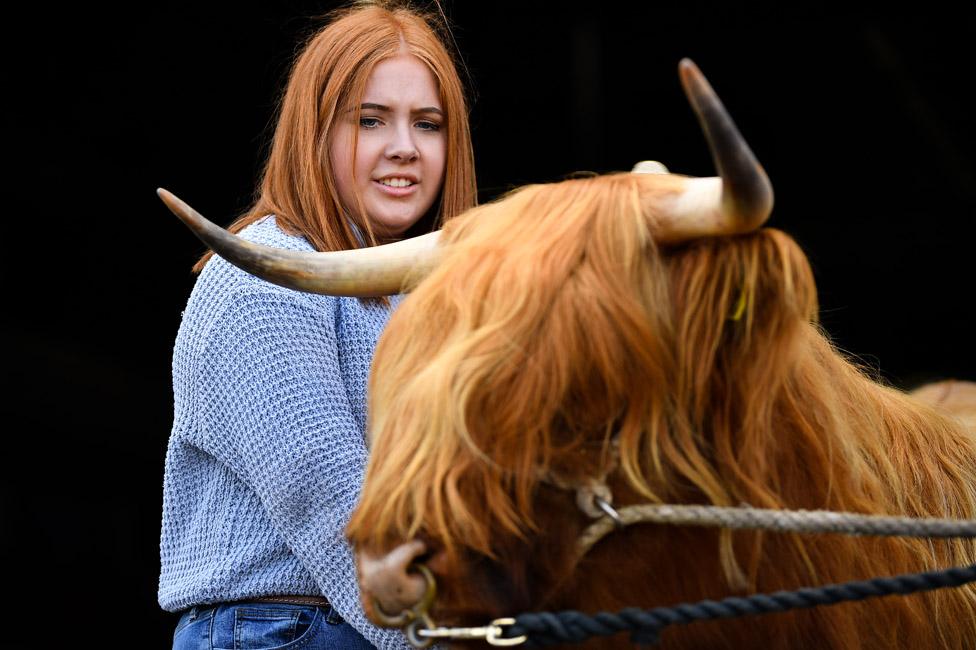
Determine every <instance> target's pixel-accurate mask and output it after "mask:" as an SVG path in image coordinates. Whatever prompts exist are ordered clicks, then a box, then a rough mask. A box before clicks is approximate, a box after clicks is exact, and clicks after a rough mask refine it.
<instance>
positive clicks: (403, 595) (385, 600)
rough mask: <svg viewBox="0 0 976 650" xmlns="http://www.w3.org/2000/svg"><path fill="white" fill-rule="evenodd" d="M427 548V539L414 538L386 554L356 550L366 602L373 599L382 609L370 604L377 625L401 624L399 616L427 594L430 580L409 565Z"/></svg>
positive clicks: (369, 608) (368, 614) (372, 618)
mask: <svg viewBox="0 0 976 650" xmlns="http://www.w3.org/2000/svg"><path fill="white" fill-rule="evenodd" d="M426 550H427V547H426V546H425V545H424V543H423V542H421V541H420V540H413V541H410V542H406V543H404V544H401V545H399V546H397V547H396V548H394V549H393V550H392V551H390V552H389V553H385V554H377V555H373V554H371V553H367V552H365V551H360V552H358V553H357V554H356V559H357V562H356V564H357V568H358V570H359V588H360V591H361V592H362V595H363V601H364V605H367V604H368V603H371V602H372V603H375V604H376V606H378V607H379V609H381V610H382V611H380V612H377V611H375V609H374V608H372V607H369V606H367V607H366V615H367V616H368V617H369V618H370V620H372V621H373V622H374V623H376V624H377V625H383V626H386V627H390V626H393V627H398V624H397V623H396V622H395V619H397V618H398V617H399V616H400V614H401V613H402V612H404V611H405V610H410V609H412V608H413V607H414V606H415V605H416V604H417V603H419V602H420V601H421V600H422V599H423V598H424V595H425V592H426V590H427V581H426V580H425V579H424V577H423V576H422V575H420V574H419V573H412V572H408V571H407V569H408V567H409V566H410V564H411V563H412V562H413V561H414V560H415V559H416V558H417V557H418V556H420V555H423V554H424V552H426ZM370 610H373V611H370Z"/></svg>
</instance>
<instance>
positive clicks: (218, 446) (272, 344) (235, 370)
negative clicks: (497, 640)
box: [188, 288, 406, 647]
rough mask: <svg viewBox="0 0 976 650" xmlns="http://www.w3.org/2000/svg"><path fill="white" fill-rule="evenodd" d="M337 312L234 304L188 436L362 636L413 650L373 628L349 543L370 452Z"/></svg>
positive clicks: (296, 303)
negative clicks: (349, 383) (351, 390)
mask: <svg viewBox="0 0 976 650" xmlns="http://www.w3.org/2000/svg"><path fill="white" fill-rule="evenodd" d="M335 305H336V301H335V300H331V299H321V298H312V297H308V296H303V295H301V294H297V293H294V292H290V291H285V290H276V289H271V288H268V289H264V288H255V289H248V290H244V291H243V292H242V293H241V294H240V295H239V296H236V297H235V298H234V299H233V300H232V301H231V302H230V304H229V306H228V307H227V308H226V309H225V311H224V312H223V313H222V314H221V315H220V317H218V318H217V319H216V321H215V323H214V325H213V328H212V329H211V330H210V331H209V332H208V333H207V334H206V336H205V337H204V338H205V341H206V342H205V344H204V347H203V348H202V349H201V351H200V354H199V356H198V361H197V368H196V372H195V373H194V376H195V381H196V382H197V385H196V387H195V388H196V389H195V390H194V391H193V392H194V394H195V395H196V399H198V400H199V402H198V403H197V404H196V408H194V409H193V411H194V412H195V413H196V414H197V422H196V426H193V427H190V431H191V433H189V434H188V436H189V437H191V438H192V439H191V440H190V442H192V443H193V444H195V445H197V446H199V447H200V448H201V449H203V450H205V451H207V452H208V453H210V454H212V455H213V456H214V457H215V458H217V459H218V460H219V461H220V462H222V463H224V464H226V465H227V466H228V467H229V468H230V469H231V470H232V471H233V472H234V473H235V474H236V475H237V476H238V477H240V479H241V480H242V481H243V482H244V483H246V484H247V485H248V486H249V487H250V488H251V489H252V490H253V491H254V492H255V493H256V494H257V496H258V497H259V499H260V500H261V502H262V504H263V506H264V508H265V510H266V511H267V515H268V517H269V518H270V519H271V521H272V523H273V525H274V526H275V528H276V530H277V531H278V533H279V534H280V535H281V537H282V538H283V539H284V540H285V542H286V543H287V545H288V546H289V547H290V549H291V551H292V552H293V553H294V555H295V556H296V557H297V558H298V559H299V561H300V562H301V563H302V565H303V566H304V567H305V568H306V569H307V570H308V571H309V572H310V573H311V574H312V575H313V576H314V578H315V581H316V582H317V584H318V585H319V587H320V588H321V590H322V593H323V595H324V596H325V597H326V598H328V600H329V602H330V603H332V605H333V606H334V607H335V608H336V609H337V610H338V611H339V613H340V614H341V615H342V616H343V617H344V618H345V619H346V620H347V621H348V622H349V623H350V624H351V625H352V626H353V627H354V628H356V629H357V630H358V631H359V632H360V633H361V634H363V635H364V636H365V637H366V638H367V639H368V640H369V641H370V642H372V643H373V644H375V645H377V646H379V647H406V641H405V638H404V637H403V635H402V634H400V633H399V632H393V631H389V630H380V629H378V628H376V627H374V626H373V625H372V624H370V623H369V622H368V621H367V620H366V618H365V616H364V614H363V612H362V609H361V605H360V601H359V592H358V585H357V581H356V575H355V568H354V563H353V558H352V553H351V550H350V548H349V545H348V544H347V543H346V541H345V538H344V535H343V531H344V528H345V525H346V523H347V521H348V519H349V516H350V513H351V511H352V509H353V508H354V507H355V504H356V501H357V499H358V497H359V492H360V488H361V485H362V480H363V475H364V472H365V467H366V457H367V451H366V448H365V443H364V440H363V435H362V432H361V430H360V428H359V426H358V425H357V423H356V419H355V417H354V416H353V413H352V410H351V408H350V405H349V398H348V396H347V394H346V388H345V384H344V382H343V381H342V376H341V374H340V373H341V367H340V365H339V358H338V346H337V340H336V332H335V314H334V311H333V310H334V308H335Z"/></svg>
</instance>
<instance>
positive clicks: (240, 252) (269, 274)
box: [156, 188, 440, 298]
mask: <svg viewBox="0 0 976 650" xmlns="http://www.w3.org/2000/svg"><path fill="white" fill-rule="evenodd" d="M156 193H157V194H158V195H159V198H161V199H162V200H163V203H165V204H166V205H167V207H169V209H170V210H172V211H173V214H175V215H176V216H178V217H179V218H180V219H182V220H183V223H185V224H186V225H187V226H189V227H190V230H192V231H193V232H194V233H195V234H196V236H197V237H199V238H200V239H201V240H202V241H203V243H204V244H206V245H207V246H209V247H210V248H212V249H213V250H214V252H215V253H217V254H218V255H220V256H221V257H223V258H224V259H226V260H227V261H228V262H230V263H231V264H234V265H235V266H237V267H239V268H241V269H243V270H245V271H247V272H248V273H252V274H254V275H256V276H258V277H259V278H261V279H263V280H267V281H268V282H273V283H274V284H279V285H281V286H283V287H288V288H289V289H297V290H298V291H306V292H311V293H323V294H327V295H330V296H358V297H363V298H366V297H375V296H388V295H392V294H395V293H400V292H401V291H404V290H405V289H406V288H407V287H406V286H405V283H406V282H408V281H413V280H419V279H420V278H422V277H423V276H425V275H426V274H427V273H429V272H430V270H431V269H432V268H433V267H434V266H435V265H436V263H437V258H438V257H439V255H438V248H437V242H438V239H439V238H440V233H439V232H433V233H430V234H427V235H423V236H421V237H414V238H412V239H405V240H403V241H400V242H396V243H393V244H385V245H383V246H375V247H372V248H359V249H355V250H348V251H334V252H324V253H319V252H314V253H310V252H305V251H292V250H285V249H280V248H272V247H270V246H262V245H260V244H255V243H252V242H249V241H246V240H244V239H241V238H240V237H237V236H236V235H232V234H231V233H229V232H227V231H226V230H224V229H223V228H221V227H220V226H217V225H214V224H213V223H211V222H210V221H207V219H205V218H204V217H203V215H201V214H200V213H199V212H197V211H196V210H194V209H193V208H191V207H190V206H189V205H187V204H186V203H184V202H183V201H181V200H180V199H179V198H177V197H176V196H175V195H173V194H172V193H170V192H167V191H166V190H164V189H162V188H160V189H158V190H156Z"/></svg>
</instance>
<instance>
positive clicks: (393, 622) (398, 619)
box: [373, 564, 437, 627]
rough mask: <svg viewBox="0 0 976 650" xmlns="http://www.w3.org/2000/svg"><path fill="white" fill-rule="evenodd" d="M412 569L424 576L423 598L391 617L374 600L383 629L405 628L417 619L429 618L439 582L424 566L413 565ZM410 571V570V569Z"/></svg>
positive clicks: (376, 612)
mask: <svg viewBox="0 0 976 650" xmlns="http://www.w3.org/2000/svg"><path fill="white" fill-rule="evenodd" d="M410 568H414V569H416V570H417V572H418V573H420V575H422V576H423V578H424V582H425V583H426V584H427V586H426V589H425V591H424V595H423V597H422V598H421V599H420V600H419V601H417V604H415V605H414V606H413V607H411V608H410V609H405V610H403V611H402V612H400V613H399V614H397V615H396V616H391V615H390V614H387V613H386V612H384V611H383V608H382V607H380V604H379V601H377V600H376V598H375V597H374V598H373V611H374V612H375V614H376V618H377V619H379V621H380V625H381V626H382V627H405V626H407V625H410V624H411V623H413V622H414V621H416V620H417V619H423V618H426V619H427V621H430V619H429V618H427V611H428V610H430V606H431V605H433V604H434V598H436V597H437V582H436V581H435V580H434V574H433V573H431V571H430V569H428V568H427V567H426V566H425V565H423V564H412V565H410ZM408 570H409V568H408ZM428 627H433V624H429V625H428Z"/></svg>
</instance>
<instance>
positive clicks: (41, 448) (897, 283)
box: [0, 0, 976, 648]
mask: <svg viewBox="0 0 976 650" xmlns="http://www.w3.org/2000/svg"><path fill="white" fill-rule="evenodd" d="M670 4H675V3H670ZM677 4H680V5H681V6H680V7H677V6H672V7H670V8H669V7H667V6H664V3H659V2H640V3H636V2H635V3H627V2H624V3H620V2H617V3H606V4H603V5H596V4H591V3H577V2H560V3H550V2H545V3H542V2H540V3H535V4H533V3H522V2H509V1H495V2H484V3H474V2H462V1H460V0H456V1H455V2H452V3H450V4H448V6H447V11H448V14H449V15H450V17H451V19H452V21H453V23H454V36H455V38H456V40H457V43H458V45H459V47H460V50H461V52H462V53H463V55H464V60H465V62H466V64H467V68H468V70H469V72H470V79H471V85H472V87H473V89H474V90H475V94H476V98H475V101H474V103H473V113H472V127H473V134H474V143H475V153H476V160H477V167H478V179H479V187H480V188H481V199H482V200H488V199H490V198H492V197H494V196H496V195H498V194H499V193H500V192H502V191H504V190H506V189H508V188H510V187H513V186H515V185H518V184H522V183H526V182H535V181H549V180H555V179H559V178H561V177H562V176H563V175H565V174H567V173H570V172H572V171H575V170H593V171H598V172H604V171H612V170H621V169H627V168H629V167H630V166H631V165H632V164H633V163H634V162H635V161H637V160H640V159H645V158H653V159H658V160H661V161H663V162H664V163H665V164H667V165H668V166H669V167H670V169H671V170H672V171H675V172H679V173H685V174H690V175H699V176H705V175H712V173H713V169H712V166H711V161H710V158H709V154H708V150H707V147H706V145H705V142H704V140H703V138H702V136H701V134H700V132H699V130H698V126H697V124H696V121H695V119H694V117H693V114H692V112H691V110H690V109H689V108H688V106H687V104H686V102H685V100H684V97H683V94H682V92H681V89H680V85H679V83H678V78H677V63H678V61H679V60H680V58H681V57H685V56H688V57H691V58H693V59H694V60H695V61H696V62H697V63H698V64H699V66H700V67H701V68H702V70H703V71H704V72H705V74H706V75H708V77H709V79H710V80H711V82H712V84H713V86H714V87H715V89H716V90H717V91H718V93H719V94H720V95H721V96H722V98H723V99H724V101H725V104H726V106H727V107H728V109H729V110H730V112H731V113H732V115H733V116H734V117H735V119H736V121H737V123H738V125H739V127H740V129H741V131H742V132H743V134H744V135H745V136H746V138H747V139H748V140H749V141H750V143H751V145H752V147H753V149H754V151H755V152H756V154H757V156H758V157H759V159H760V160H761V161H762V162H763V164H764V166H765V168H766V170H767V172H768V173H769V176H770V178H771V179H772V181H773V184H774V186H775V188H776V208H775V211H774V213H773V217H772V219H771V225H772V226H775V227H777V228H780V229H783V230H785V231H786V232H788V233H790V234H791V235H793V236H794V237H795V238H796V239H797V240H798V241H799V242H800V244H801V245H802V246H803V247H804V249H805V250H806V251H807V253H808V255H809V257H810V260H811V262H812V264H813V267H814V269H815V272H816V275H817V280H818V283H819V287H820V297H821V305H822V320H823V323H824V324H825V326H826V328H827V330H828V331H829V332H830V334H831V335H832V336H833V338H834V340H835V341H836V343H837V345H838V346H839V347H841V348H843V349H844V350H847V351H849V352H850V353H852V354H854V355H856V356H857V357H858V358H860V359H861V360H863V362H865V363H866V364H867V365H868V366H869V367H871V368H874V369H875V370H876V371H877V372H878V373H879V376H881V377H883V378H884V379H885V380H886V381H889V382H891V383H893V384H894V385H896V386H900V387H911V386H913V385H916V384H918V383H920V382H922V381H925V380H930V379H937V378H943V377H959V378H968V379H976V354H974V351H973V346H972V340H973V331H974V324H976V308H974V300H973V293H974V292H973V289H972V286H973V280H974V268H976V265H974V260H973V257H974V255H973V246H974V239H973V236H974V234H976V228H974V226H973V221H974V219H976V155H974V153H973V146H974V144H976V138H974V130H973V118H972V114H973V107H972V104H971V102H970V101H969V97H968V90H969V86H970V85H971V82H972V79H971V78H972V76H973V63H974V55H973V53H972V51H971V49H970V47H971V46H972V44H973V42H974V36H976V33H974V31H976V30H974V28H973V23H972V22H971V20H970V19H969V17H967V16H961V15H957V14H954V13H951V12H950V11H948V10H947V9H946V8H941V7H938V6H936V5H932V4H931V3H925V4H922V5H916V6H915V9H914V10H913V13H912V14H907V13H906V14H902V15H899V14H897V13H890V12H888V13H882V12H879V11H874V10H872V9H869V8H861V7H855V8H852V7H850V6H847V7H844V8H843V9H841V8H836V7H834V8H828V7H825V6H820V5H818V6H812V5H805V4H791V5H790V6H789V7H774V6H758V5H753V6H750V7H749V8H742V7H735V6H731V3H729V4H726V5H716V6H713V5H697V6H686V5H688V4H689V3H677ZM266 5H267V6H264V7H261V8H257V9H254V8H245V7H244V6H243V5H237V6H234V7H232V6H230V5H228V6H224V7H217V6H209V5H203V4H201V5H200V6H197V5H195V4H177V5H154V4H147V5H145V6H137V5H135V4H133V5H130V6H129V7H128V8H126V9H124V10H109V9H100V8H97V7H92V6H88V5H85V4H82V3H78V4H73V5H69V6H63V7H61V6H52V5H44V6H43V8H42V9H40V12H41V13H40V14H38V15H36V16H34V17H33V18H32V19H31V20H27V21H24V22H23V23H17V25H19V27H18V26H14V25H9V26H8V29H10V30H11V31H18V30H23V31H24V32H25V33H26V34H27V36H28V38H27V39H25V42H29V46H26V47H24V48H22V49H21V50H20V52H19V58H18V59H17V60H18V62H19V63H18V64H17V65H16V66H15V67H16V68H17V69H16V70H15V76H14V77H13V80H12V81H11V82H10V88H9V89H8V90H9V92H8V93H7V99H8V101H7V104H8V108H10V107H11V106H12V107H13V108H14V109H15V111H16V112H17V118H16V119H15V120H13V121H11V122H10V123H8V129H7V130H8V136H9V139H10V140H11V141H14V142H15V143H17V144H23V145H25V146H23V148H22V151H20V152H19V153H17V154H16V156H15V161H16V162H17V163H18V164H17V165H15V167H16V169H15V171H14V172H13V173H12V174H11V173H8V174H7V179H6V180H7V183H6V185H7V197H8V200H12V201H13V205H12V206H10V208H11V210H10V211H9V212H8V223H9V225H8V229H7V232H8V233H11V234H9V235H8V237H9V239H7V240H6V242H5V244H6V245H5V248H6V249H7V254H6V255H5V256H4V262H3V263H4V267H5V271H6V272H5V274H4V277H5V278H6V279H7V283H6V284H7V288H8V291H7V292H6V297H7V300H8V305H7V307H8V311H7V316H6V318H5V319H4V320H5V322H4V327H5V331H6V332H7V336H6V340H7V343H8V348H9V349H10V350H11V351H12V354H13V363H12V364H7V368H8V371H7V373H8V379H10V380H12V381H11V384H10V385H12V387H13V391H7V395H6V397H7V399H6V400H5V402H6V403H5V406H4V422H5V423H6V426H5V428H6V431H7V433H6V435H5V436H4V439H5V440H6V442H7V445H6V451H5V452H4V454H3V457H4V462H3V472H2V475H3V480H4V482H5V483H7V486H6V487H4V488H3V490H2V493H0V498H2V502H0V504H2V512H0V514H2V517H3V519H2V531H3V534H2V548H0V553H2V557H3V558H4V559H5V560H6V563H7V565H8V574H19V575H22V576H24V578H25V579H23V580H22V581H20V580H18V581H14V582H13V583H12V584H11V582H10V581H9V580H6V581H5V584H7V587H8V593H7V597H11V596H13V597H14V598H15V599H16V600H18V601H20V602H31V603H36V604H37V605H38V606H40V605H42V604H45V603H48V604H52V605H55V606H56V605H64V606H63V607H60V608H56V610H54V611H59V616H60V617H61V620H60V622H54V621H52V622H51V624H50V627H49V628H45V629H42V630H41V631H40V632H41V633H43V634H44V636H48V635H51V634H53V635H55V636H50V637H49V638H50V640H51V643H53V644H54V645H58V643H57V642H56V640H57V638H58V635H59V634H71V635H72V636H71V637H67V636H66V637H64V639H67V638H75V639H85V638H95V639H97V638H99V636H98V633H97V632H95V631H97V630H101V631H106V630H111V631H112V635H111V638H108V637H104V638H103V639H102V640H101V641H96V642H95V645H96V646H99V645H101V646H103V647H122V646H126V645H129V644H128V643H126V642H125V641H124V639H126V638H143V639H149V640H150V641H149V642H148V643H147V644H145V646H144V647H153V646H152V643H153V640H155V639H158V647H160V648H162V647H168V643H169V639H170V636H171V634H172V627H173V625H174V624H175V620H176V619H175V616H174V615H171V614H167V613H164V612H161V611H160V610H159V609H158V606H157V605H156V602H155V591H156V581H157V578H158V541H159V521H160V511H161V500H162V472H163V458H164V454H165V448H166V441H167V437H168V434H169V427H170V424H171V418H172V393H171V387H170V365H169V364H170V357H171V353H172V345H173V341H174V338H175V335H176V330H177V327H178V325H179V321H180V313H181V311H182V309H183V307H184V305H185V302H186V299H187V297H188V295H189V292H190V289H191V287H192V284H193V277H192V276H191V274H190V272H189V269H190V266H191V265H192V264H193V262H194V261H195V260H196V259H197V257H198V256H199V255H200V253H201V252H202V250H203V249H202V246H201V245H200V244H199V243H198V242H197V241H196V240H195V239H194V238H193V237H192V235H190V234H189V232H188V231H187V230H186V229H185V228H184V227H183V226H182V225H181V224H180V223H179V222H178V221H177V220H176V219H175V218H174V217H172V216H171V215H170V214H169V213H168V212H167V210H166V209H165V208H164V207H163V205H162V204H161V203H160V202H159V201H158V200H157V199H156V197H155V194H154V190H155V188H156V187H158V186H163V187H166V188H168V189H170V190H172V191H174V192H176V193H177V194H178V195H179V196H181V197H182V198H184V199H185V200H187V201H188V202H190V203H191V204H192V205H194V206H195V207H196V208H197V209H199V210H200V211H201V212H202V213H203V214H205V215H207V216H208V217H210V218H211V219H213V220H214V221H217V222H218V223H222V224H227V223H229V221H230V220H231V219H232V218H233V217H234V216H236V215H237V214H238V213H239V212H240V211H242V210H243V209H244V208H246V207H247V205H248V203H249V199H250V196H251V192H252V190H253V187H254V184H255V179H256V177H257V173H258V170H259V168H260V164H261V161H262V159H263V155H264V152H265V145H266V143H267V140H268V136H269V135H270V132H271V131H270V130H271V128H272V126H273V115H274V106H275V102H276V98H277V95H278V93H279V91H280V89H281V85H282V83H283V80H284V75H285V73H286V72H287V70H288V67H289V63H290V61H291V59H292V56H293V54H294V52H295V49H296V47H297V44H298V43H300V41H301V39H302V38H303V37H304V36H305V35H307V34H308V33H309V31H310V30H312V29H314V28H315V26H317V25H318V24H319V22H318V21H317V20H316V19H315V18H314V17H315V16H317V15H320V14H321V13H322V12H324V11H325V10H327V9H329V8H331V7H332V6H334V3H328V2H321V3H301V2H295V1H288V2H277V3H266ZM526 5H528V6H526ZM21 35H23V34H21ZM8 162H9V160H8ZM11 587H13V593H11ZM64 617H67V621H65V620H64ZM66 623H67V625H66ZM22 633H23V634H24V635H25V637H26V638H25V639H23V642H25V643H26V642H27V640H30V639H33V640H34V641H35V642H36V640H37V639H38V637H37V636H36V635H37V634H38V633H39V632H38V631H37V630H33V631H32V630H30V629H24V630H22ZM5 634H9V632H5ZM19 634H20V632H17V631H13V635H14V636H13V639H11V637H10V636H7V637H5V638H6V640H5V641H0V644H3V643H6V642H11V643H14V644H15V645H16V644H17V643H20V642H21V641H20V640H17V639H18V635H19ZM89 634H96V636H89ZM134 635H138V637H134ZM40 645H41V647H44V646H46V645H47V643H41V644H40ZM136 645H137V646H142V645H143V644H136Z"/></svg>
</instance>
